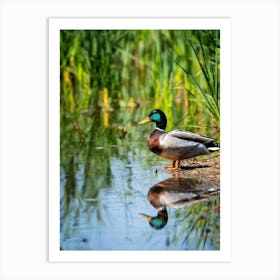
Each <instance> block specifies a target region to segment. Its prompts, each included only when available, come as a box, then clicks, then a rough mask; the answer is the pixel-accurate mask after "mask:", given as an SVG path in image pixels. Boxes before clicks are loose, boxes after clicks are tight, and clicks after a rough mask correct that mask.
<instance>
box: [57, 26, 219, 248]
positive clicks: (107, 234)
mask: <svg viewBox="0 0 280 280" xmlns="http://www.w3.org/2000/svg"><path fill="white" fill-rule="evenodd" d="M154 108H160V109H162V110H163V111H164V112H165V113H166V115H167V119H168V124H167V130H170V129H172V128H180V129H184V130H190V131H193V132H196V133H200V134H203V135H208V136H210V137H213V138H215V139H217V141H218V142H219V135H220V35H219V31H217V30H193V31H192V30H63V31H61V34H60V174H61V182H60V188H61V189H60V193H61V198H60V206H61V212H60V223H61V248H62V249H63V250H190V249H195V250H203V249H204V250H206V249H207V250H217V249H219V225H220V224H219V222H220V219H219V211H218V210H219V196H216V197H214V198H211V199H209V200H206V201H205V200H204V201H201V202H199V201H197V202H196V203H195V204H192V205H190V206H186V207H183V208H180V209H174V208H172V207H167V212H168V223H167V225H166V226H165V227H164V228H162V229H161V230H155V229H153V228H152V227H150V226H149V225H148V224H147V222H146V221H145V220H144V219H141V217H139V213H149V214H150V215H151V216H152V215H154V216H155V215H157V209H155V208H154V207H153V206H152V205H151V204H150V203H149V202H148V200H147V193H148V190H149V188H150V187H152V186H153V185H155V184H157V183H159V182H161V181H164V180H167V179H168V178H170V177H173V176H181V177H193V176H198V177H199V176H200V177H201V176H202V177H203V176H204V177H203V178H204V181H203V182H204V185H203V187H204V188H205V189H206V188H207V184H205V182H206V181H207V179H209V181H211V180H212V181H211V184H213V180H214V184H215V186H216V187H219V168H218V167H217V164H219V163H218V162H217V161H219V155H218V156H217V155H215V156H213V160H214V162H215V164H214V165H213V166H216V167H217V168H214V167H213V166H212V168H214V170H215V172H212V171H213V170H212V171H211V169H207V167H205V174H204V173H203V172H204V171H203V172H198V173H197V174H195V175H192V172H194V171H189V170H181V171H178V172H177V173H176V174H175V173H168V172H165V171H164V166H165V165H166V164H168V163H169V162H167V161H166V160H164V159H161V158H159V157H156V156H154V155H153V154H152V153H151V152H150V151H149V150H148V149H147V147H146V136H147V135H148V134H149V133H150V131H152V129H153V125H150V126H149V125H147V126H145V127H139V126H137V123H138V121H140V120H142V119H143V118H144V117H145V116H146V115H147V114H148V113H149V112H150V111H151V110H152V109H154ZM211 164H212V163H211V162H209V166H210V167H211ZM201 170H202V169H201ZM207 170H208V171H209V170H210V171H209V172H207ZM213 176H214V179H213ZM205 180H206V181H205ZM217 209H218V210H217Z"/></svg>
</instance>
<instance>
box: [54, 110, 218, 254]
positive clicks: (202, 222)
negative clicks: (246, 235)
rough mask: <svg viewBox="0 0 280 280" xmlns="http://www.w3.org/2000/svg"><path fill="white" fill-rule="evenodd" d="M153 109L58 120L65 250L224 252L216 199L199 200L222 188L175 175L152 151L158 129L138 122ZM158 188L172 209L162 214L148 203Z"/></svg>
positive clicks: (185, 172) (186, 175) (179, 173)
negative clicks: (151, 142) (151, 141)
mask: <svg viewBox="0 0 280 280" xmlns="http://www.w3.org/2000/svg"><path fill="white" fill-rule="evenodd" d="M150 109H151V108H149V107H146V109H144V108H142V109H135V110H132V109H131V108H121V109H119V110H114V111H112V112H109V111H94V110H93V112H89V111H88V112H82V113H81V114H79V115H76V116H72V115H70V114H69V115H67V114H64V115H62V116H61V155H60V156H61V158H60V165H61V180H60V201H61V203H60V209H61V211H60V242H61V250H219V238H220V235H219V233H220V215H219V211H218V210H219V203H220V202H219V195H218V194H217V192H216V193H215V195H211V196H207V195H205V196H201V199H200V197H199V196H200V195H201V194H202V193H205V192H206V193H207V194H208V193H209V190H212V189H213V187H214V188H218V187H219V183H218V184H217V183H216V182H215V184H213V182H210V181H209V182H208V179H207V178H208V177H207V176H206V177H205V178H203V175H199V174H201V173H200V172H198V176H194V175H193V173H192V172H190V170H187V169H183V170H180V171H170V170H168V169H166V168H165V167H166V165H168V164H170V161H168V160H165V159H162V158H160V157H158V156H156V155H154V154H152V153H151V152H150V151H149V150H148V148H147V147H146V137H147V136H148V134H149V133H150V132H151V131H152V130H153V129H154V124H147V125H146V126H138V125H137V122H138V121H140V120H142V119H143V118H144V117H146V116H147V114H148V113H149V112H150ZM183 117H184V112H181V113H180V114H179V115H175V114H174V115H173V119H176V121H178V120H180V119H182V118H183ZM169 123H170V127H172V126H175V125H176V123H173V122H172V121H171V122H169ZM176 128H184V127H178V126H177V127H176ZM211 136H213V135H211ZM202 169H203V168H201V170H202ZM204 169H207V167H205V168H204ZM196 175H197V174H196ZM157 186H160V188H163V192H162V195H164V196H165V198H166V199H165V201H167V204H168V205H166V207H164V206H163V207H162V208H161V209H156V208H155V207H154V206H153V205H152V204H151V203H150V201H149V200H148V197H147V195H148V192H150V195H149V198H151V196H152V194H153V191H154V190H155V187H157ZM152 187H153V188H152ZM180 188H181V189H180ZM193 197H195V198H197V197H198V198H197V200H196V201H193V199H192V198H193ZM178 201H180V203H177V202H178ZM149 217H153V219H152V218H149ZM148 220H149V221H148Z"/></svg>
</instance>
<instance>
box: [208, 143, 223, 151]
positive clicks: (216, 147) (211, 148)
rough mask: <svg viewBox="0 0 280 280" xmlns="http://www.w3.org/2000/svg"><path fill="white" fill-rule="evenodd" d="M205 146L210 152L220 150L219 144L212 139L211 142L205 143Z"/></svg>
mask: <svg viewBox="0 0 280 280" xmlns="http://www.w3.org/2000/svg"><path fill="white" fill-rule="evenodd" d="M206 147H207V149H208V151H209V152H210V153H213V152H216V151H219V150H220V146H219V144H217V143H216V142H215V141H212V142H210V143H208V144H207V145H206Z"/></svg>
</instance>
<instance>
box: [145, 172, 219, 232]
mask: <svg viewBox="0 0 280 280" xmlns="http://www.w3.org/2000/svg"><path fill="white" fill-rule="evenodd" d="M219 192H220V189H219V188H218V187H217V186H215V184H213V183H212V182H211V181H210V182H209V181H208V182H206V181H204V180H202V179H199V178H180V177H179V178H178V177H177V178H176V177H174V178H169V179H167V180H164V181H162V182H160V183H157V184H155V185H154V186H152V187H151V188H150V189H149V191H148V195H147V198H148V201H149V202H150V203H151V205H153V206H154V207H155V208H156V209H158V213H157V216H155V217H152V216H148V215H146V214H143V213H141V214H140V216H141V217H142V218H144V219H145V220H147V221H148V222H149V224H150V226H151V227H153V228H154V229H162V228H163V227H165V226H166V224H167V222H168V212H167V209H166V206H169V207H172V208H176V209H178V208H182V207H186V206H190V205H191V204H193V203H196V202H199V201H203V200H207V199H210V198H211V197H217V196H218V195H219Z"/></svg>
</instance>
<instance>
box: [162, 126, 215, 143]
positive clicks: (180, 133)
mask: <svg viewBox="0 0 280 280" xmlns="http://www.w3.org/2000/svg"><path fill="white" fill-rule="evenodd" d="M164 136H165V138H166V139H165V140H169V141H170V140H172V139H173V140H174V141H176V140H179V139H180V140H184V141H191V142H196V143H201V144H204V145H207V144H210V143H213V142H214V143H215V141H214V139H212V138H209V137H205V136H201V135H199V134H195V133H192V132H189V131H184V130H177V129H176V130H172V131H170V132H168V133H166V134H165V135H164Z"/></svg>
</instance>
